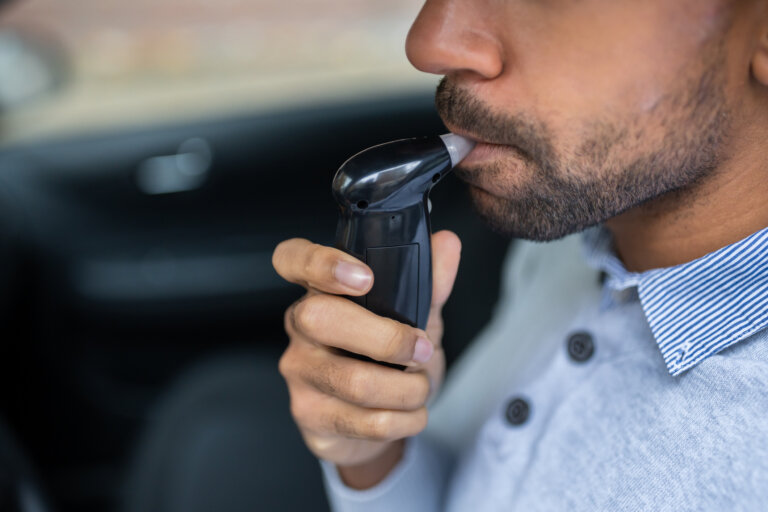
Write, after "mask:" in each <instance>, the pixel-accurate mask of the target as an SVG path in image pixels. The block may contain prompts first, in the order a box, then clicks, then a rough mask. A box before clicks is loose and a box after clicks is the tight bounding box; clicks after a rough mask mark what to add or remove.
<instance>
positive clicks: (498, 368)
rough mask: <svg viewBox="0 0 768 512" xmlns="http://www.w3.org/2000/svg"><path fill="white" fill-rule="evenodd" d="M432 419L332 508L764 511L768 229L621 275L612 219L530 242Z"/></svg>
mask: <svg viewBox="0 0 768 512" xmlns="http://www.w3.org/2000/svg"><path fill="white" fill-rule="evenodd" d="M504 281H505V282H504V291H503V295H502V298H501V300H500V301H499V304H498V306H497V310H496V312H495V315H494V320H493V321H492V322H491V324H490V325H489V326H488V327H487V328H486V329H485V330H484V332H483V333H482V334H481V336H480V337H479V338H478V339H477V340H476V342H475V343H473V345H472V346H471V347H470V348H469V349H468V350H467V352H466V353H465V354H464V355H463V356H462V358H461V360H460V361H459V362H458V363H457V365H455V367H454V368H453V369H452V370H451V372H450V373H449V375H448V377H447V380H446V383H445V386H444V388H443V390H442V392H441V395H440V396H439V397H438V399H437V401H436V402H435V403H434V404H432V406H431V407H430V424H429V426H428V428H427V430H426V431H425V432H424V433H422V434H421V435H419V436H417V437H415V438H412V439H409V440H408V441H407V443H406V453H405V456H404V458H403V460H402V461H401V462H400V463H399V464H398V466H397V467H396V468H395V470H393V471H392V473H390V475H389V476H388V477H387V478H386V479H385V480H384V481H383V482H381V483H380V484H379V485H377V486H376V487H374V488H372V489H368V490H365V491H356V490H353V489H350V488H348V487H346V486H345V485H344V484H343V483H342V482H341V481H340V479H339V477H338V474H337V472H336V470H335V468H334V466H333V465H332V464H329V463H327V462H322V467H323V473H324V476H325V480H326V487H327V490H328V494H329V499H330V501H331V503H332V506H333V508H334V510H336V511H344V512H352V511H387V512H390V511H396V512H406V511H411V510H413V511H419V512H428V511H439V510H448V511H456V512H481V511H497V510H504V511H518V510H519V511H560V510H568V511H574V510H584V511H587V510H589V511H593V510H612V511H613V510H662V511H664V510H669V511H673V510H674V511H681V510H697V511H701V510H718V511H720V510H768V329H766V327H767V326H768V229H765V230H762V231H759V232H757V233H755V234H754V235H752V236H750V237H748V238H746V239H744V240H742V241H740V242H738V243H736V244H733V245H731V246H728V247H724V248H723V249H721V250H719V251H716V252H714V253H712V254H709V255H707V256H705V257H703V258H700V259H698V260H695V261H693V262H690V263H686V264H684V265H679V266H677V267H670V268H667V269H656V270H651V271H649V272H644V273H630V272H627V271H626V270H625V269H624V268H623V266H622V265H621V263H620V262H619V260H618V259H616V257H615V256H614V255H613V253H612V251H611V241H610V237H609V235H608V234H607V232H606V231H604V230H602V229H599V228H598V229H593V230H589V231H588V232H586V233H585V234H583V235H578V236H571V237H568V238H566V239H564V240H561V241H558V242H553V243H548V244H533V243H520V244H517V245H516V248H515V250H514V252H513V253H512V254H511V255H510V257H509V259H508V263H507V265H506V268H505V277H504Z"/></svg>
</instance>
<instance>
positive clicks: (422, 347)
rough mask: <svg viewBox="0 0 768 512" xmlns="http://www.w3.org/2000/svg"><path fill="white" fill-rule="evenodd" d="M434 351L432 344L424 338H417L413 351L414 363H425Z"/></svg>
mask: <svg viewBox="0 0 768 512" xmlns="http://www.w3.org/2000/svg"><path fill="white" fill-rule="evenodd" d="M434 351H435V349H434V347H432V343H430V342H429V340H428V339H426V338H419V339H418V340H417V341H416V348H415V349H414V350H413V360H414V362H416V363H426V362H427V361H429V359H430V358H431V357H432V353H433V352H434Z"/></svg>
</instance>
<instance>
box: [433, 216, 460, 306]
mask: <svg viewBox="0 0 768 512" xmlns="http://www.w3.org/2000/svg"><path fill="white" fill-rule="evenodd" d="M460 259H461V240H459V237H458V236H456V234H455V233H452V232H451V231H440V232H438V233H435V234H433V235H432V308H431V309H432V311H439V310H440V309H442V307H443V305H444V304H445V302H446V301H447V300H448V297H449V296H450V295H451V290H453V283H454V282H455V281H456V273H457V272H458V270H459V260H460Z"/></svg>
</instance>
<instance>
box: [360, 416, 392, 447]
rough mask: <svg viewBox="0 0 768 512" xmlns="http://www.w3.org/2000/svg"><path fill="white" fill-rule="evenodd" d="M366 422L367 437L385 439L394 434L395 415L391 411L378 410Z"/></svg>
mask: <svg viewBox="0 0 768 512" xmlns="http://www.w3.org/2000/svg"><path fill="white" fill-rule="evenodd" d="M365 423H366V424H365V430H366V433H367V437H370V438H371V439H375V440H379V441H384V440H387V439H389V438H390V437H391V435H392V427H393V423H394V416H393V415H392V413H391V412H390V411H378V412H375V413H373V414H371V415H370V416H369V417H368V419H367V420H366V422H365Z"/></svg>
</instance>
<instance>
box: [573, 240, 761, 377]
mask: <svg viewBox="0 0 768 512" xmlns="http://www.w3.org/2000/svg"><path fill="white" fill-rule="evenodd" d="M584 241H585V249H586V257H587V261H588V262H589V263H590V265H592V266H594V267H595V268H598V269H600V270H603V271H605V272H606V274H607V275H608V278H607V279H606V281H605V286H606V287H607V288H608V289H612V290H617V291H618V290H624V289H627V288H632V287H636V288H637V293H638V296H639V298H640V302H641V304H642V307H643V311H644V312H645V316H646V318H647V319H648V324H649V325H650V327H651V332H652V333H653V336H654V338H655V339H656V343H657V344H658V346H659V350H661V354H662V356H663V357H664V362H665V363H666V365H667V368H668V369H669V373H670V374H672V375H680V374H681V373H682V372H684V371H686V370H688V369H690V368H692V367H693V366H695V365H696V364H698V363H700V362H701V361H703V360H704V359H706V358H707V357H709V356H711V355H713V354H716V353H718V352H719V351H721V350H723V349H724V348H726V347H728V346H730V345H733V344H734V343H738V342H739V341H741V340H743V339H745V338H747V337H749V336H750V335H752V334H754V333H755V332H757V331H759V330H761V329H764V328H766V327H768V228H765V229H762V230H760V231H758V232H757V233H754V234H752V235H750V236H748V237H747V238H745V239H744V240H741V241H739V242H736V243H735V244H732V245H729V246H726V247H723V248H722V249H719V250H717V251H715V252H713V253H710V254H708V255H706V256H703V257H701V258H699V259H697V260H694V261H691V262H689V263H684V264H682V265H677V266H674V267H668V268H660V269H654V270H649V271H647V272H640V273H636V272H628V271H627V270H626V269H625V268H624V266H623V265H622V263H621V261H619V259H618V258H617V257H616V255H615V253H614V252H613V250H612V238H611V235H610V233H609V232H608V231H607V230H606V229H604V228H602V227H598V228H593V229H590V230H587V231H586V232H585V236H584Z"/></svg>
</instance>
